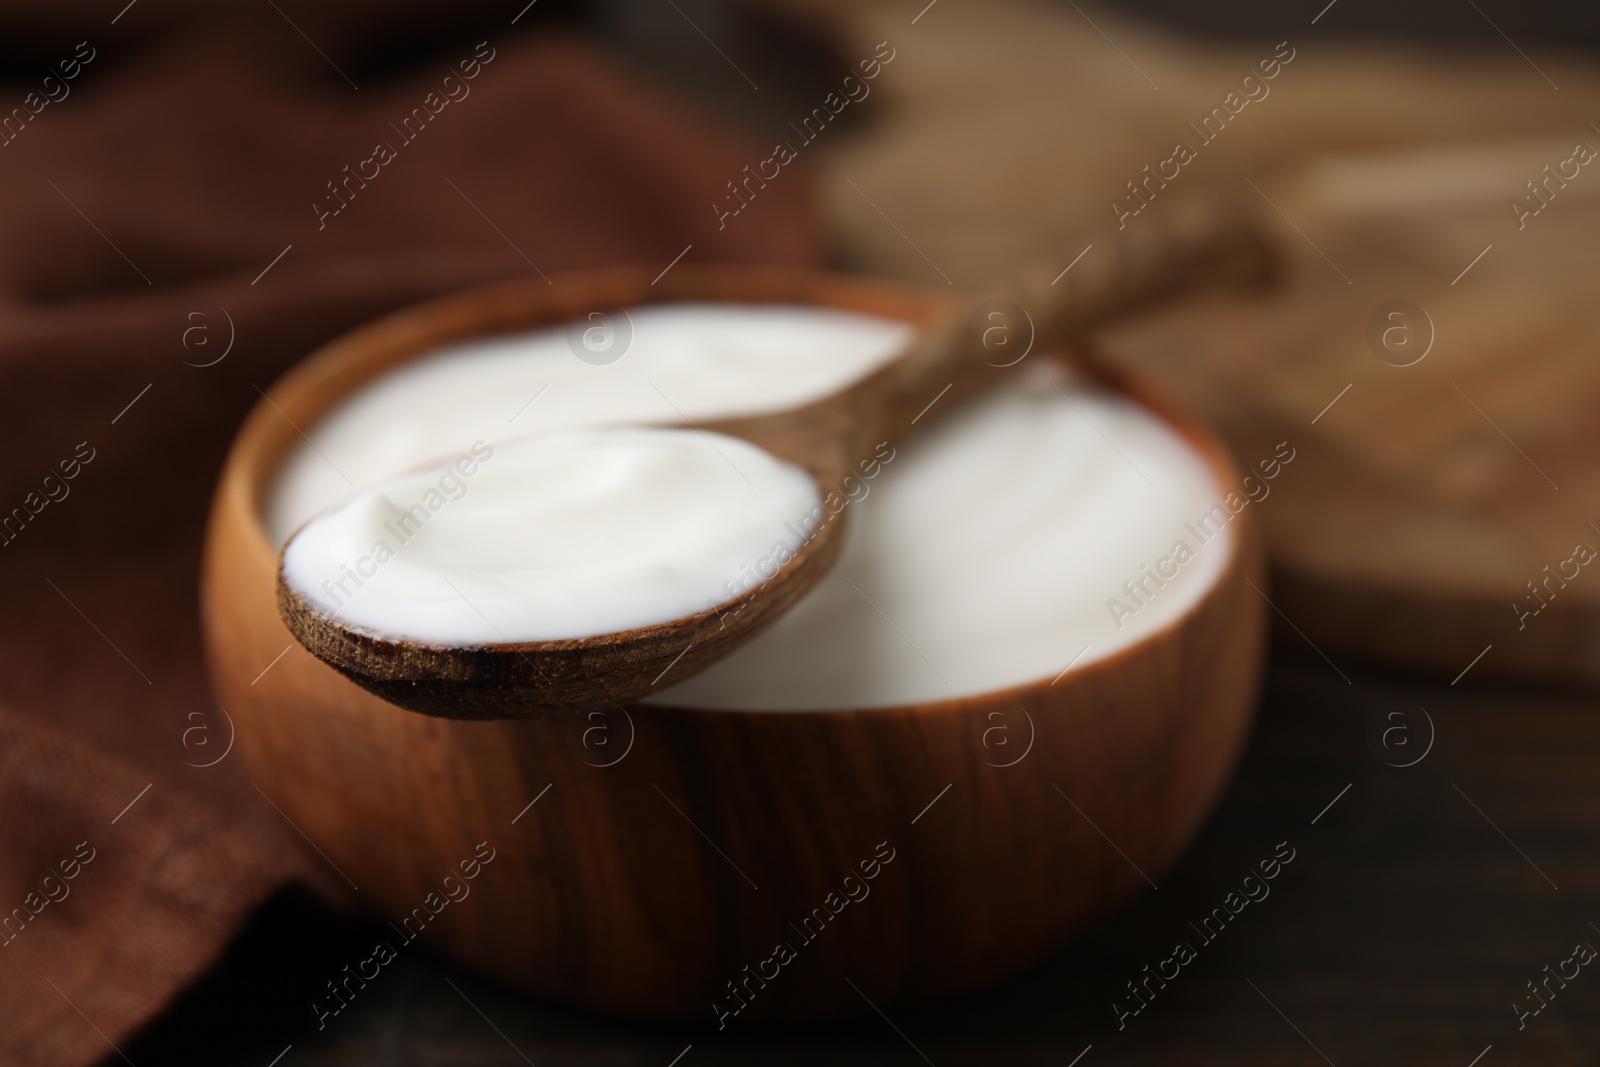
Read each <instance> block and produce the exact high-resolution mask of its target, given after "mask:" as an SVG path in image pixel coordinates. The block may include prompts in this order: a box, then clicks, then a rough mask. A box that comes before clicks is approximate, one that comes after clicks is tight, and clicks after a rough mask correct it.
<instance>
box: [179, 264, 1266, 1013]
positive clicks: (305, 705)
mask: <svg viewBox="0 0 1600 1067" xmlns="http://www.w3.org/2000/svg"><path fill="white" fill-rule="evenodd" d="M683 299H697V300H724V301H740V302H773V301H776V302H786V303H814V304H820V305H828V306H833V307H840V308H847V309H853V310H859V311H865V312H872V313H877V314H882V315H889V316H894V317H899V318H903V319H906V320H910V321H924V320H927V319H929V318H930V317H931V316H933V315H934V314H936V313H938V312H939V311H940V310H941V309H943V308H947V307H949V300H948V298H946V297H943V296H938V297H935V296H930V295H928V294H925V293H921V292H917V291H914V290H908V289H903V288H898V287H895V286H891V285H887V284H882V283H877V282H868V281H862V280H856V279H844V278H837V277H828V276H821V275H815V274H796V273H789V272H777V271H773V272H768V271H761V270H753V269H751V268H748V267H738V268H731V267H730V268H716V267H710V268H702V269H692V268H690V267H688V266H680V267H678V268H677V269H676V270H674V271H673V272H671V274H669V275H668V277H667V278H664V279H662V281H661V283H660V284H658V285H656V286H654V287H652V286H651V285H650V284H649V279H648V278H647V277H645V276H643V275H639V274H635V273H631V272H611V273H594V274H585V275H574V276H569V277H567V278H563V279H560V280H558V281H557V282H556V284H554V285H547V284H546V283H545V282H544V281H542V280H538V279H535V280H533V281H528V282H515V283H510V284H503V285H498V286H494V287H492V288H486V289H478V290H473V291H470V292H465V293H461V294H457V295H454V296H449V297H446V298H443V299H440V300H435V301H432V302H430V303H427V304H424V305H422V306H419V307H417V308H414V309H411V310H408V311H405V312H402V313H399V314H396V315H393V316H390V317H388V318H386V319H383V320H382V321H380V322H378V323H376V324H374V325H371V326H368V327H365V328H363V329H361V330H358V331H357V332H355V333H353V334H350V335H348V336H346V337H344V338H342V339H341V340H338V341H336V342H334V343H332V344H330V345H328V346H327V347H325V348H323V349H322V350H321V351H319V352H318V353H316V354H315V355H313V356H312V357H311V358H309V359H307V360H306V361H305V362H303V363H302V364H301V365H299V366H298V367H296V368H295V369H294V370H293V371H292V372H291V373H290V374H289V375H287V376H286V377H285V378H284V379H283V380H281V381H280V382H278V383H277V384H276V385H275V386H274V387H273V388H272V390H271V393H270V397H271V403H270V404H269V403H267V402H262V403H260V404H258V405H257V406H256V408H255V410H254V411H253V412H252V413H251V414H250V416H249V418H248V419H247V420H246V421H245V424H244V427H243V428H242V429H241V431H240V433H239V436H238V438H237V440H236V441H235V442H234V445H233V449H232V452H231V453H230V455H229V457H228V461H227V465H226V466H225V468H224V470H223V473H222V477H221V481H220V484H219V486H218V490H217V495H216V499H215V502H214V505H213V509H212V513H211V522H210V529H209V533H208V537H207V544H206V553H205V562H204V576H203V588H202V609H203V612H204V624H205V637H206V645H207V652H208V657H209V663H210V669H211V676H212V681H213V685H214V687H215V690H216V695H217V698H218V700H219V702H220V703H221V704H222V705H223V706H224V707H226V708H227V709H228V711H229V713H230V714H231V715H232V717H233V720H234V722H235V723H236V727H237V738H238V740H237V748H238V753H239V757H240V759H241V760H242V761H243V762H244V765H245V767H246V769H247V771H248V773H249V775H250V777H251V778H252V780H253V781H254V782H255V783H256V784H257V786H258V787H259V788H260V789H261V790H262V791H263V792H264V793H266V794H267V796H268V797H270V798H271V800H272V801H273V803H275V804H276V805H278V807H279V808H280V809H282V811H283V813H284V814H286V815H287V816H288V817H289V818H290V819H292V820H293V822H294V823H295V825H296V826H297V827H298V828H299V829H300V830H301V831H302V832H303V833H304V834H305V835H306V836H307V837H308V838H309V839H310V840H311V841H312V842H314V843H315V845H316V847H317V848H318V849H319V850H320V851H321V853H322V854H323V856H324V857H325V858H326V860H327V861H329V862H330V863H331V864H333V865H336V866H337V868H338V870H339V871H340V872H342V874H343V875H344V876H345V877H346V880H347V881H349V882H351V883H353V884H354V885H355V886H358V887H359V890H357V891H355V892H353V894H352V895H353V897H354V898H355V899H357V900H358V901H359V902H361V903H363V904H364V905H366V906H367V907H368V908H370V909H371V910H373V911H376V912H378V913H380V914H382V915H384V916H386V917H387V918H389V919H391V920H392V922H393V924H394V926H395V928H396V933H395V935H394V938H393V941H392V942H391V948H392V949H393V950H395V951H403V949H404V943H405V941H407V940H409V939H410V938H411V937H413V936H416V935H418V934H420V935H421V936H422V937H424V938H425V939H426V940H427V941H428V942H429V943H431V944H432V945H434V946H435V947H437V948H439V949H442V950H443V951H445V952H447V953H449V954H451V955H452V956H454V957H456V958H457V959H459V960H461V961H462V962H464V963H467V964H469V965H471V966H474V967H477V968H480V969H482V970H484V971H486V972H489V973H490V974H493V975H496V976H498V977H500V978H502V979H504V980H506V981H508V982H511V983H514V984H516V985H519V986H522V987H524V988H526V989H529V990H532V991H534V992H536V993H539V994H543V995H547V996H551V997H555V998H558V999H561V1000H565V1001H571V1002H576V1003H580V1004H584V1005H589V1006H593V1007H597V1008H601V1009H605V1010H608V1011H614V1012H620V1013H624V1014H628V1015H636V1016H649V1017H683V1018H691V1019H692V1018H701V1019H704V1020H707V1021H713V1020H717V1019H719V1018H721V1017H722V1013H723V1012H728V1013H734V1009H739V1010H738V1011H737V1013H736V1017H737V1018H738V1019H739V1020H740V1021H744V1020H748V1019H754V1018H767V1019H774V1018H783V1019H802V1018H818V1017H825V1016H834V1015H845V1014H855V1013H860V1012H864V1011H870V1010H871V1009H870V1008H869V1007H868V1006H867V1003H866V998H869V997H870V998H871V1001H872V1002H873V1003H875V1004H877V1005H878V1006H880V1007H882V1006H884V1005H886V1004H888V1003H890V1002H894V1001H900V1000H904V999H908V998H924V997H930V996H935V995H939V994H944V993H949V992H952V991H955V990H959V989H963V988H967V987H971V986H975V985H978V984H980V983H983V982H987V981H990V980H992V979H994V978H996V977H998V976H1000V975H1002V974H1005V973H1006V972H1008V971H1011V970H1013V969H1015V968H1018V967H1020V966H1022V965H1024V964H1026V963H1028V962H1030V961H1033V960H1035V959H1038V958H1039V957H1041V956H1043V955H1045V954H1046V953H1048V952H1050V951H1051V950H1053V949H1055V948H1056V947H1058V946H1060V945H1061V944H1062V943H1063V942H1064V941H1065V940H1066V939H1067V938H1068V937H1069V936H1070V935H1071V934H1072V933H1073V932H1074V931H1076V930H1078V929H1081V928H1082V927H1083V926H1084V925H1085V924H1087V923H1089V922H1090V921H1092V920H1093V919H1095V918H1096V917H1098V916H1102V915H1104V914H1106V913H1107V912H1108V911H1109V910H1111V909H1112V908H1114V907H1116V906H1118V905H1119V904H1122V903H1123V902H1125V901H1126V900H1128V899H1129V898H1130V897H1131V896H1133V895H1134V894H1136V893H1138V892H1139V891H1141V890H1142V889H1144V887H1145V878H1144V876H1143V875H1141V873H1140V871H1143V872H1144V874H1147V875H1149V876H1150V877H1151V878H1157V877H1159V876H1160V874H1161V873H1162V872H1163V871H1165V870H1166V869H1167V868H1168V867H1169V866H1170V865H1171V864H1172V863H1173V862H1174V860H1175V859H1176V858H1177V856H1178V854H1179V853H1180V852H1181V851H1182V849H1183V848H1184V846H1185V845H1186V844H1187V843H1188V842H1189V840H1190V838H1191V837H1192V836H1193V835H1194V833H1195V832H1196V831H1197V830H1198V828H1199V826H1200V824H1201V822H1202V821H1203V820H1204V818H1205V817H1206V815H1207V813H1208V812H1209V811H1210V809H1211V806H1212V804H1213V803H1214V802H1215V800H1216V799H1217V797H1218V795H1219V793H1220V792H1221V790H1222V788H1223V786H1224V784H1225V783H1226V780H1227V778H1228V776H1229V774H1230V772H1231V770H1232V768H1233V765H1234V763H1235V760H1236V758H1237V756H1238V754H1239V751H1240V749H1241V747H1242V744H1243V741H1244V738H1245V735H1246V732H1247V729H1248V726H1249V722H1250V718H1251V713H1252V709H1253V707H1254V704H1255V698H1256V691H1257V686H1258V682H1259V674H1260V667H1261V660H1262V653H1263V647H1264V642H1265V629H1264V624H1265V607H1264V604H1263V601H1262V598H1261V597H1260V596H1259V595H1258V594H1257V593H1256V592H1255V591H1254V590H1252V589H1251V588H1250V586H1249V584H1248V583H1247V580H1251V581H1255V582H1256V583H1257V584H1258V585H1260V584H1261V583H1262V582H1263V580H1264V579H1263V554H1262V547H1261V538H1260V534H1259V531H1258V530H1257V525H1256V521H1255V516H1254V514H1253V510H1252V509H1246V510H1245V511H1243V512H1241V513H1240V514H1239V515H1238V516H1237V517H1236V518H1235V519H1234V520H1233V522H1232V523H1231V524H1230V526H1231V527H1232V529H1233V530H1234V533H1235V537H1234V538H1233V541H1232V544H1233V554H1232V557H1231V558H1230V559H1229V560H1228V561H1227V564H1226V567H1225V569H1224V571H1223V573H1222V575H1221V576H1220V578H1219V579H1218V580H1217V582H1216V584H1215V585H1214V586H1213V587H1212V588H1211V589H1210V590H1209V591H1208V592H1207V593H1206V594H1205V595H1204V596H1203V597H1202V598H1201V599H1200V600H1199V601H1198V602H1197V603H1196V604H1195V605H1194V606H1193V607H1192V608H1191V609H1190V610H1189V611H1188V612H1187V613H1186V614H1184V615H1183V616H1182V617H1181V618H1179V619H1178V620H1177V621H1176V622H1174V623H1173V624H1172V625H1171V626H1169V627H1168V628H1166V629H1165V630H1163V631H1161V632H1159V633H1157V634H1155V635H1154V636H1152V637H1150V638H1148V639H1146V640H1145V641H1143V642H1142V643H1140V644H1138V645H1135V646H1133V647H1130V648H1128V649H1126V650H1124V651H1123V652H1121V653H1119V654H1117V655H1116V656H1114V657H1111V658H1108V659H1105V660H1102V661H1099V662H1096V663H1092V664H1089V665H1086V666H1084V667H1081V668H1079V669H1076V670H1074V671H1071V672H1069V673H1068V674H1066V675H1065V676H1063V677H1062V678H1061V679H1060V681H1059V682H1057V683H1056V684H1054V685H1051V684H1050V683H1049V679H1041V680H1040V681H1039V682H1037V683H1035V684H1031V685H1025V686H1020V687H1017V688H1013V689H1008V690H1004V691H1000V692H995V693H989V694H985V695H982V696H978V697H972V698H968V699H960V700H949V701H942V702H938V703H932V704H922V705H916V706H908V707H893V708H873V709H867V710H860V711H818V712H792V713H779V712H748V713H747V712H730V711H704V710H693V709H683V708H668V707H656V706H633V707H631V708H628V709H617V710H614V711H611V712H607V713H595V714H594V715H589V716H582V715H580V716H572V717H554V718H542V719H527V720H521V721H489V722H470V721H453V720H447V719H440V718H431V717H429V716H426V715H420V714H416V713H413V712H409V711H402V710H400V709H398V708H396V707H394V706H393V705H390V704H388V703H385V702H384V701H382V700H380V699H379V698H378V697H376V696H374V695H372V694H371V693H369V692H367V691H365V690H363V689H361V688H359V687H358V686H357V685H355V684H354V683H353V682H351V681H349V680H348V679H346V678H344V677H343V676H341V675H340V674H338V673H337V672H336V671H334V670H333V669H332V668H331V667H328V666H327V665H325V664H323V663H322V662H321V661H319V660H317V659H315V658H313V657H311V656H310V655H309V654H308V653H305V652H304V650H302V649H300V648H299V646H298V645H296V644H295V643H294V641H293V639H292V638H291V637H290V635H289V632H288V630H287V629H285V627H284V624H283V623H282V622H281V621H280V619H279V616H278V609H277V603H276V595H275V588H274V579H275V576H276V569H277V547H276V546H275V545H274V544H273V543H272V541H271V540H270V539H269V537H268V535H267V532H266V529H265V527H264V525H263V523H262V519H261V514H260V508H261V502H262V500H263V498H264V493H265V490H266V489H267V487H268V486H269V484H270V479H271V477H272V476H273V474H274V472H275V471H276V469H277V467H278V465H279V463H280V461H281V460H282V459H283V457H284V455H285V453H286V452H287V451H288V450H289V449H290V448H291V447H292V446H293V445H294V444H295V443H296V442H297V441H298V440H299V439H300V437H299V431H298V430H297V429H296V426H299V427H304V428H309V427H310V426H311V425H313V424H314V423H316V421H317V420H318V419H319V417H321V416H322V415H323V413H324V412H326V411H328V410H329V408H331V407H332V406H333V405H334V404H335V403H336V402H338V401H339V400H340V399H342V398H343V397H344V396H346V395H348V394H349V393H350V392H352V391H353V390H355V389H357V388H358V387H360V386H361V385H362V384H363V383H364V382H366V381H368V380H369V379H371V378H373V377H374V376H376V375H378V374H380V373H382V372H384V371H385V370H387V369H389V368H391V367H393V366H395V365H397V364H399V363H402V362H405V361H407V360H409V359H412V358H414V357H416V356H418V355H421V354H424V353H426V352H428V351H430V350H432V349H434V348H436V347H437V346H439V345H441V344H444V343H447V342H450V341H454V340H459V339H462V338H466V337H470V336H475V335H482V334H490V333H497V332H502V331H507V330H515V329H526V328H530V327H536V326H540V325H555V324H559V323H561V322H564V321H567V320H568V319H569V318H571V317H573V316H575V315H577V314H580V313H582V312H584V311H586V310H589V309H592V308H594V307H611V306H618V305H621V306H627V305H630V304H638V303H643V302H646V301H653V300H683ZM1112 385H1113V386H1114V387H1116V388H1120V389H1122V390H1123V391H1124V392H1126V393H1128V394H1130V395H1132V396H1134V397H1135V398H1137V399H1138V400H1140V401H1141V402H1143V403H1145V404H1146V405H1147V406H1149V407H1151V408H1152V409H1154V410H1155V411H1157V412H1158V413H1159V414H1160V415H1161V416H1162V417H1164V418H1165V419H1167V420H1168V421H1169V423H1170V424H1172V425H1173V426H1175V428H1177V429H1178V430H1179V432H1181V433H1182V434H1183V435H1184V436H1185V437H1186V438H1187V439H1188V440H1189V441H1190V442H1191V443H1192V444H1193V445H1194V446H1195V447H1196V449H1198V451H1199V452H1200V453H1202V454H1203V455H1204V456H1205V457H1206V459H1207V460H1208V461H1209V463H1210V464H1211V467H1212V469H1213V471H1214V472H1215V475H1216V478H1217V482H1218V484H1219V485H1221V486H1231V485H1235V484H1237V483H1238V472H1237V470H1236V469H1235V466H1234V463H1233V461H1232V460H1231V458H1230V457H1229V456H1228V454H1227V452H1226V451H1225V450H1224V448H1223V447H1222V446H1221V445H1220V444H1219V443H1218V442H1217V441H1216V439H1215V438H1213V437H1212V436H1211V435H1210V434H1209V433H1207V432H1206V431H1204V430H1203V429H1202V428H1200V427H1198V426H1196V425H1195V424H1193V423H1192V422H1190V421H1189V420H1187V419H1186V418H1183V417H1182V416H1180V415H1178V414H1176V413H1174V412H1173V411H1171V410H1170V409H1169V408H1168V407H1167V406H1166V405H1165V404H1164V403H1163V402H1162V401H1161V400H1160V399H1159V398H1157V397H1155V396H1153V395H1151V394H1150V393H1149V392H1148V391H1147V390H1146V389H1145V388H1144V387H1142V386H1140V385H1138V384H1136V383H1132V382H1128V381H1125V380H1115V379H1112ZM286 649H287V653H286V654H285V650H286ZM280 657H281V658H280ZM269 664H273V665H272V666H271V668H270V669H269V670H266V672H265V674H263V673H262V671H263V668H266V667H267V666H268V665H269ZM1019 710H1025V711H1026V713H1027V714H1026V715H1025V716H1024V715H1019V714H1018V712H1019ZM997 724H999V725H1003V726H1004V727H1005V729H1006V730H1007V731H1009V734H1010V736H1009V741H1010V745H1009V746H1008V747H1006V748H1001V747H999V746H998V745H996V744H995V741H996V740H997V735H996V734H995V733H994V729H995V727H996V726H997ZM1029 737H1031V747H1028V748H1027V755H1026V756H1025V757H1023V758H1022V759H1020V760H1019V761H1016V762H1014V763H1011V765H1009V766H1004V765H1002V764H1005V763H1008V762H1010V761H1012V760H1014V758H1015V754H1016V753H1017V752H1020V751H1023V750H1024V747H1025V744H1026V743H1027V741H1028V739H1029ZM535 798H538V801H537V803H534V804H532V806H531V807H530V806H529V804H530V802H532V801H534V800H535ZM1069 798H1070V799H1069ZM930 804H931V807H930ZM1091 820H1092V822H1091ZM1110 842H1115V845H1114V846H1113V845H1112V844H1111V843H1110ZM484 856H492V858H491V859H490V860H489V861H488V862H487V863H484V862H482V860H483V857H484ZM886 856H887V857H891V858H889V859H887V860H885V857H886ZM467 873H473V874H475V877H473V878H471V879H470V880H468V878H467V877H466V874H467ZM869 874H870V875H871V876H872V877H870V878H869V877H868V875H869ZM808 917H809V921H808ZM780 945H785V946H787V951H784V950H781V949H779V948H778V946H780ZM367 966H371V965H367ZM852 984H853V985H854V986H855V988H852ZM741 1003H742V1004H743V1005H744V1007H743V1008H740V1005H741ZM326 1006H327V1007H330V1008H331V1007H333V1006H335V1004H334V1001H333V1000H332V998H331V997H330V998H329V999H328V1001H327V1004H326Z"/></svg>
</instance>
